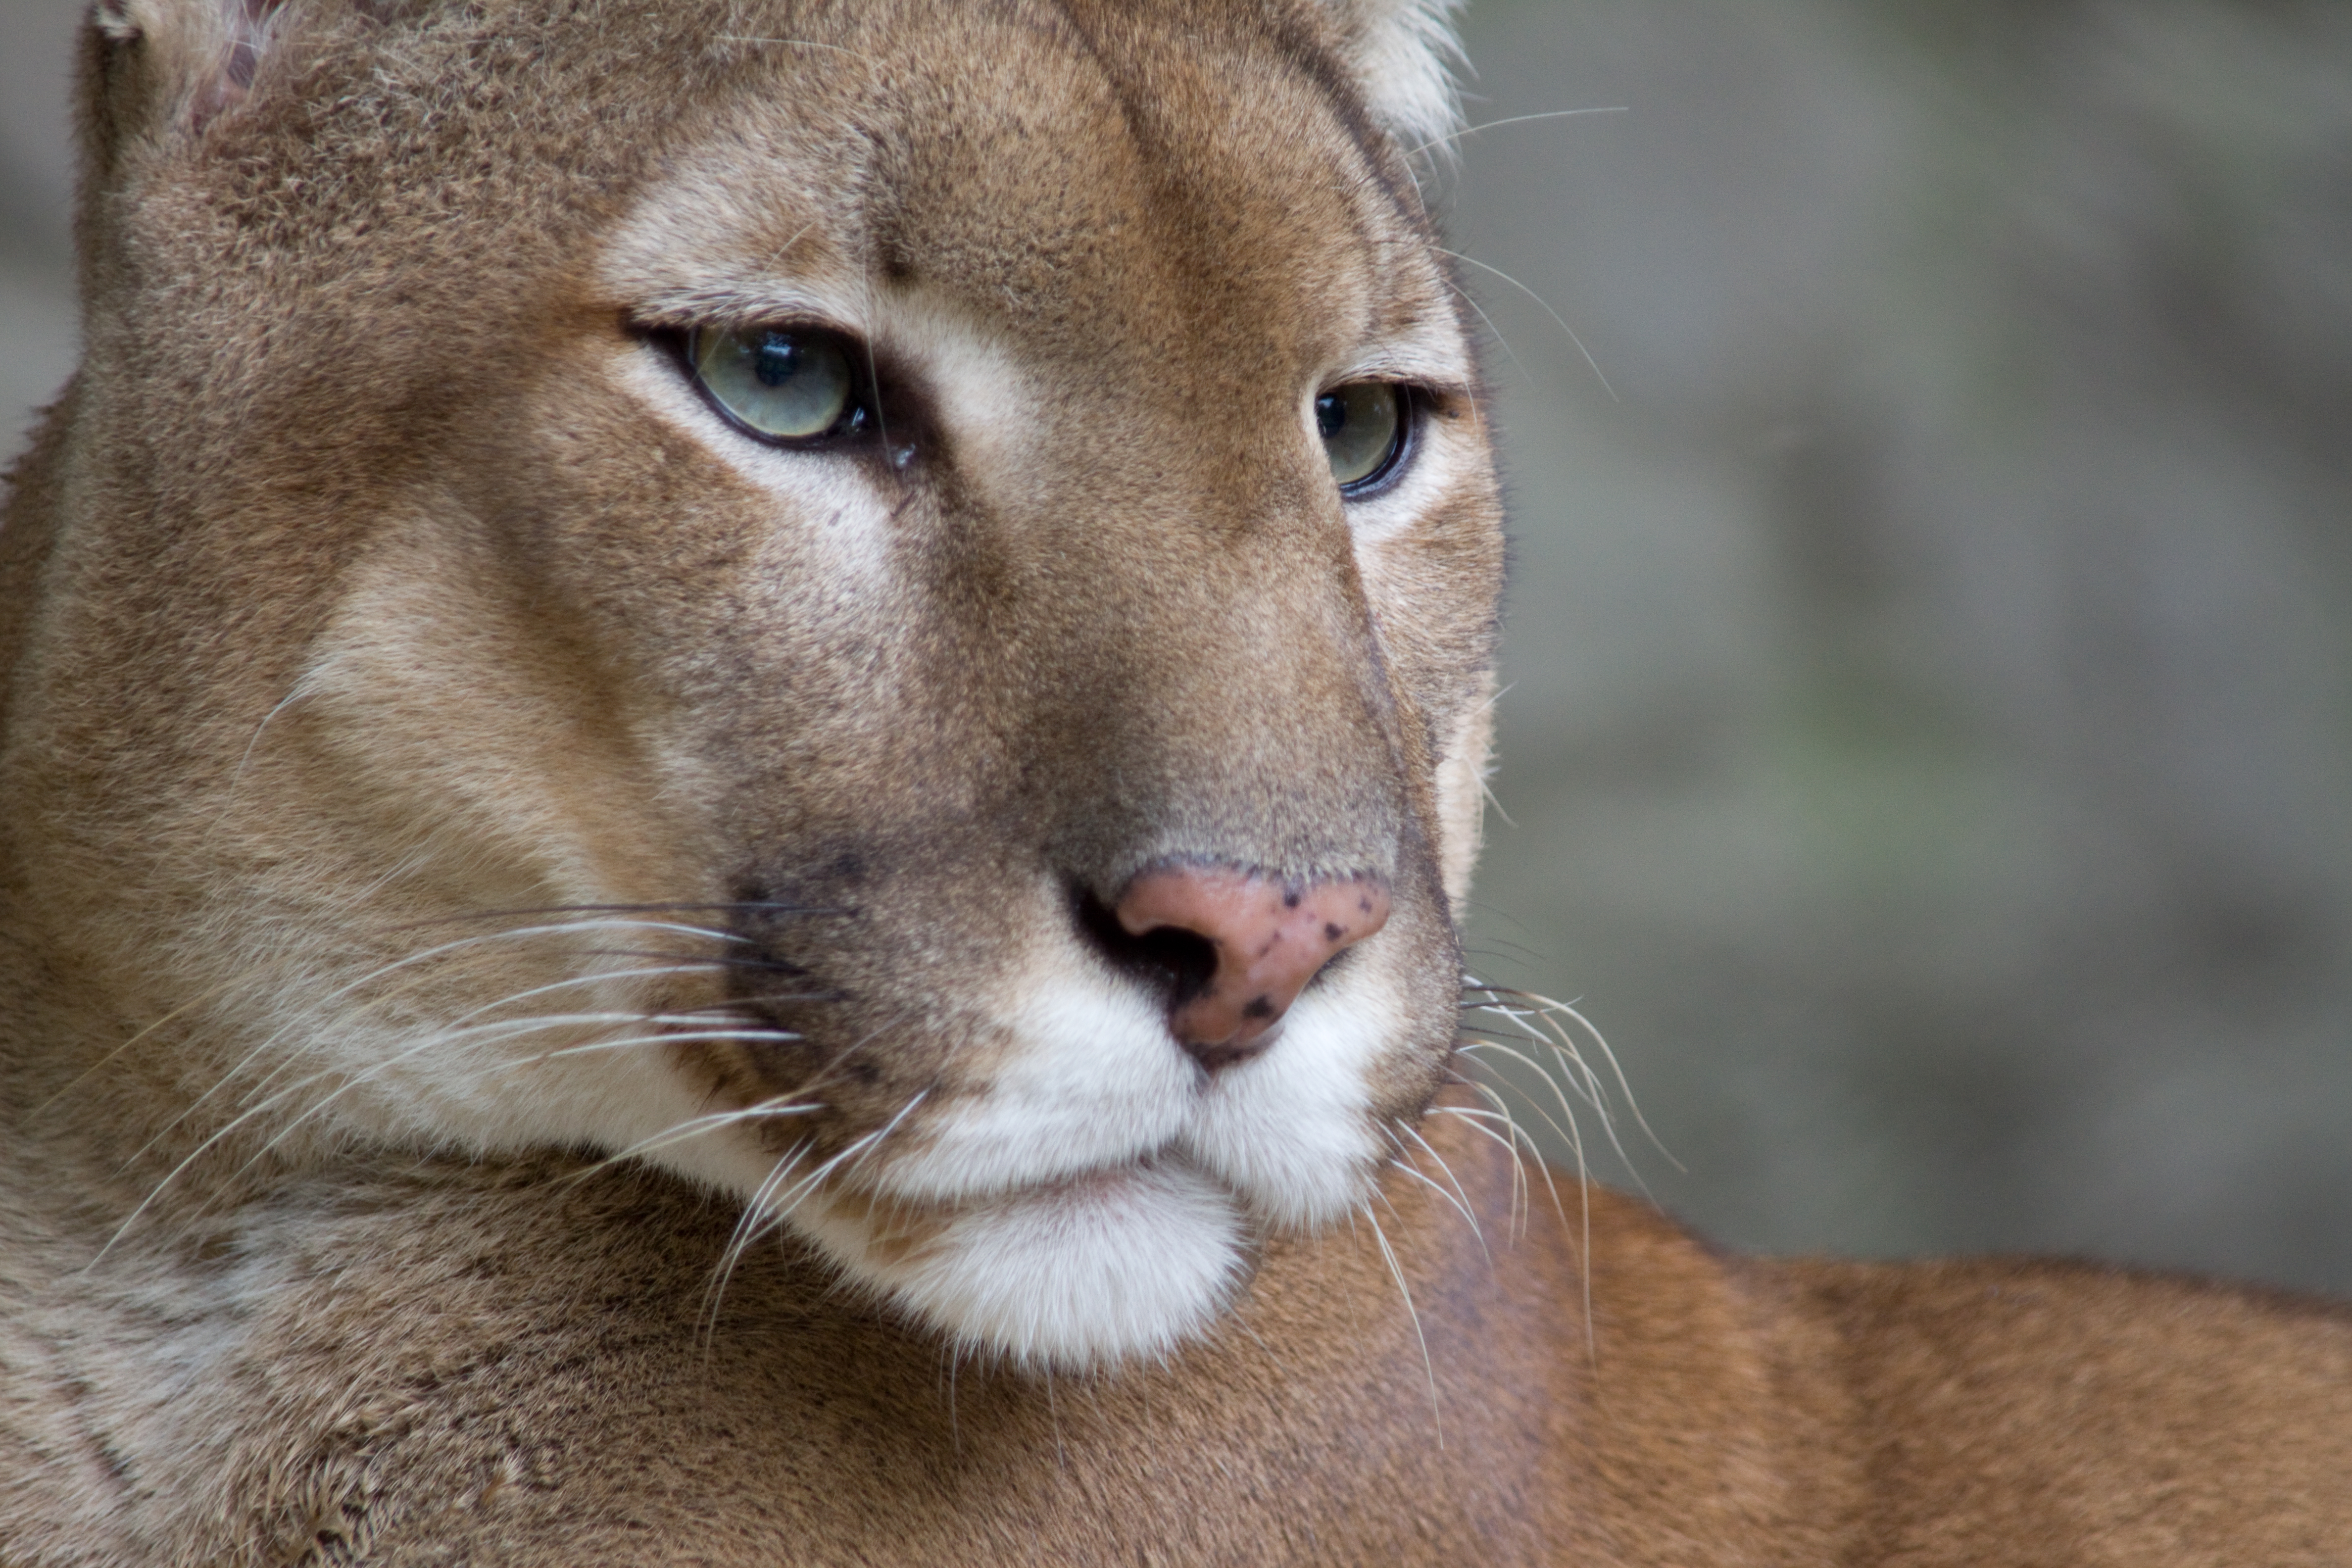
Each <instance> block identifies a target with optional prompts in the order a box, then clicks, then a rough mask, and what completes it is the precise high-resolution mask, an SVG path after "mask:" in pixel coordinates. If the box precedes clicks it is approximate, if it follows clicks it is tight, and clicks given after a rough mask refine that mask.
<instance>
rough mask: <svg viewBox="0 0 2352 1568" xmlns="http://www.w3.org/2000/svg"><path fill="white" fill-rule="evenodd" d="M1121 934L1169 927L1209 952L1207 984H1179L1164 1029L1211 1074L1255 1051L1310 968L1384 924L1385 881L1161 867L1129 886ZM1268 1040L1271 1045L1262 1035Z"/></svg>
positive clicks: (1121, 909) (1120, 911)
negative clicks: (1212, 960) (1197, 941)
mask: <svg viewBox="0 0 2352 1568" xmlns="http://www.w3.org/2000/svg"><path fill="white" fill-rule="evenodd" d="M1114 912H1115V913H1116V914H1117V915H1118V923H1119V925H1120V927H1121V928H1122V929H1124V930H1125V931H1126V932H1127V933H1128V935H1129V936H1142V935H1144V934H1146V933H1147V932H1150V931H1160V930H1164V929H1167V928H1170V927H1173V928H1175V929H1176V930H1179V931H1190V932H1192V934H1193V935H1195V936H1197V937H1200V938H1202V939H1203V940H1204V941H1206V942H1208V943H1209V945H1210V946H1211V947H1212V948H1213V949H1214V950H1215V953H1216V962H1215V965H1214V967H1213V969H1212V970H1211V971H1210V973H1209V974H1208V977H1207V979H1206V981H1205V983H1202V984H1196V985H1194V986H1192V987H1188V988H1187V989H1185V990H1183V991H1180V992H1179V993H1178V994H1177V997H1176V1000H1175V1003H1174V1005H1172V1006H1171V1008H1170V1009H1169V1014H1168V1026H1169V1028H1170V1029H1171V1030H1172V1031H1174V1033H1175V1036H1176V1038H1177V1039H1178V1040H1179V1041H1181V1043H1182V1045H1183V1047H1184V1048H1185V1049H1186V1050H1188V1051H1191V1052H1192V1055H1193V1056H1194V1057H1196V1058H1199V1060H1200V1063H1201V1065H1202V1067H1204V1068H1208V1069H1209V1070H1210V1071H1212V1072H1214V1071H1216V1070H1217V1069H1218V1068H1223V1067H1230V1066H1232V1065H1233V1064H1234V1063H1235V1062H1238V1061H1243V1060H1245V1059H1246V1058H1250V1057H1253V1056H1255V1055H1256V1054H1257V1052H1258V1051H1259V1050H1260V1049H1261V1048H1263V1047H1262V1046H1261V1045H1260V1044H1257V1043H1254V1042H1259V1041H1260V1040H1261V1039H1262V1037H1264V1036H1265V1032H1266V1030H1268V1029H1269V1028H1271V1027H1273V1026H1274V1025H1275V1024H1276V1021H1278V1020H1279V1019H1280V1018H1281V1017H1282V1016H1283V1014H1284V1013H1285V1012H1286V1011H1288V1010H1289V1007H1290V1005H1291V1003H1293V1002H1294V1001H1297V998H1298V993H1299V992H1300V991H1301V990H1303V989H1305V988H1306V985H1307V982H1308V981H1309V980H1312V979H1313V978H1315V973H1316V972H1317V971H1318V970H1319V969H1321V968H1322V967H1323V966H1324V965H1325V964H1327V963H1330V962H1331V960H1332V958H1333V957H1334V956H1336V955H1337V954H1338V953H1339V952H1340V950H1341V949H1343V948H1346V947H1348V946H1349V945H1351V944H1352V943H1355V942H1361V941H1363V940H1364V939H1365V938H1366V937H1368V936H1370V935H1371V934H1372V933H1373V932H1374V931H1378V930H1380V929H1381V926H1382V925H1384V924H1386V923H1387V922H1388V918H1389V889H1388V884H1387V882H1386V881H1384V880H1383V879H1381V878H1379V877H1376V876H1372V875H1370V874H1360V875H1357V876H1353V877H1340V878H1333V879H1328V880H1326V881H1319V882H1286V881H1284V880H1283V879H1280V878H1278V877H1268V876H1265V875H1264V874H1263V873H1260V872H1255V871H1244V870H1240V869H1237V868H1234V867H1230V866H1182V865H1178V866H1162V867H1160V868H1157V869H1154V870H1150V871H1146V872H1144V873H1143V874H1142V875H1141V876H1139V877H1138V878H1136V879H1135V880H1134V881H1132V882H1130V883H1129V884H1128V887H1127V891H1126V892H1124V893H1122V894H1121V895H1120V896H1119V900H1118V906H1117V908H1116V910H1114ZM1267 1043H1270V1042H1267Z"/></svg>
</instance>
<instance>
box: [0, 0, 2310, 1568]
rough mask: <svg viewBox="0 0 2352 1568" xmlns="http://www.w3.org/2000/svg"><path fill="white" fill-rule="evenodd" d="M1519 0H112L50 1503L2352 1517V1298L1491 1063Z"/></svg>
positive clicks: (349, 1517) (50, 1030)
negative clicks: (1522, 1146)
mask: <svg viewBox="0 0 2352 1568" xmlns="http://www.w3.org/2000/svg"><path fill="white" fill-rule="evenodd" d="M1445 11H1446V4H1445V0H1182V3H1178V0H961V3H952V4H950V3H947V0H934V3H923V0H856V3H851V0H838V3H835V4H829V5H828V4H822V3H813V0H812V3H799V4H795V3H792V0H723V3H722V0H667V3H664V4H658V5H651V4H643V3H640V0H283V3H282V4H281V3H279V0H99V4H98V5H97V6H96V8H95V10H94V11H93V13H92V15H91V16H90V18H89V24H88V26H86V28H85V30H84V33H83V37H82V43H81V52H80V63H79V71H80V110H79V114H80V121H79V123H80V133H81V138H82V160H83V184H82V193H81V205H80V210H79V247H80V265H81V268H82V283H83V292H84V300H85V314H84V338H85V343H86V350H87V353H86V358H85V361H84V363H83V365H82V368H81V370H80V371H79V374H77V375H76V377H75V378H74V380H73V381H72V383H71V384H70V385H69V386H68V388H67V390H66V391H65V393H64V395H62V397H61V399H60V401H59V402H58V405H57V406H56V407H55V408H54V409H53V410H52V411H51V413H50V414H49V416H48V417H47V422H46V424H45V426H44V427H43V428H42V430H41V432H40V433H39V435H38V437H37V440H36V443H35V445H34V447H33V448H32V450H31V452H30V453H29V455H28V456H27V457H26V459H25V460H24V461H23V462H22V463H21V464H20V466H19V468H18V469H17V471H16V475H15V480H14V486H13V493H12V500H11V501H10V510H9V511H8V513H7V515H6V521H5V528H0V563H5V564H0V583H5V588H0V670H5V686H0V799H5V803H6V805H5V812H0V1104H5V1119H6V1120H5V1136H0V1563H6V1564H7V1565H8V1568H36V1565H40V1568H47V1565H58V1564H100V1563H104V1564H121V1563H254V1564H264V1563H267V1564H289V1563H345V1562H365V1563H499V1564H509V1565H530V1564H565V1565H581V1564H593V1563H657V1562H681V1563H684V1562H692V1563H721V1564H724V1563H744V1564H749V1563H763V1564H772V1563H824V1564H847V1563H877V1564H882V1563H887V1564H920V1563H941V1564H949V1563H953V1564H969V1563H983V1562H1003V1563H1236V1564H1241V1563H1247V1564H1259V1563H1328V1564H1350V1565H1352V1564H1372V1563H1448V1564H1451V1563H1470V1562H1475V1563H1495V1564H1506V1563H1528V1564H1532V1563H1561V1564H1566V1563H1676V1564H1695V1563H1881V1562H1886V1563H1895V1562H1899V1563H1912V1564H1927V1563H2132V1564H2135V1565H2137V1568H2146V1565H2148V1564H2155V1563H2341V1562H2345V1561H2352V1479H2347V1478H2352V1317H2347V1313H2346V1311H2345V1310H2343V1309H2341V1308H2339V1307H2336V1306H2333V1305H2329V1304H2326V1303H2322V1302H2316V1301H2309V1300H2295V1299H2289V1298H2286V1297H2282V1296H2273V1295H2266V1294H2263V1293H2260V1292H2256V1291H2251V1290H2243V1289H2233V1288H2230V1287H2224V1286H2220V1285H2212V1284H2206V1283H2201V1282H2197V1281H2192V1280H2183V1279H2155V1278H2138V1277H2133V1276H2129V1275H2126V1274H2124V1273H2120V1272H2116V1271H2113V1270H2107V1269H2102V1268H2089V1267H2078V1266H2070V1265H2063V1264H2042V1263H2024V1262H1977V1263H1956V1264H1945V1265H1925V1266H1919V1267H1909V1268H1904V1267H1885V1266H1864V1265H1847V1264H1839V1263H1832V1262H1820V1261H1814V1262H1801V1263H1770V1262H1756V1261H1744V1260H1738V1259H1733V1258H1725V1257H1722V1256H1720V1255H1718V1254H1717V1253H1714V1252H1712V1251H1710V1250H1708V1249H1707V1248H1706V1247H1705V1246H1704V1245H1703V1244H1701V1243H1699V1242H1697V1241H1696V1240H1694V1239H1692V1238H1691V1237H1688V1236H1686V1235H1685V1234H1684V1233H1682V1232H1681V1231H1679V1230H1678V1229H1677V1228H1676V1227H1675V1226H1674V1225H1673V1224H1672V1223H1671V1222H1669V1221H1668V1220H1666V1219H1665V1218H1664V1217H1663V1216H1661V1215H1658V1214H1656V1213H1654V1212H1653V1211H1651V1210H1650V1209H1648V1208H1647V1207H1645V1206H1643V1205H1639V1204H1637V1203H1634V1202H1633V1201H1631V1200H1629V1199H1625V1198H1622V1197H1619V1196H1616V1195H1612V1194H1608V1193H1605V1192H1601V1191H1597V1190H1595V1191H1590V1192H1587V1191H1584V1190H1582V1189H1580V1186H1579V1185H1578V1184H1576V1183H1575V1182H1574V1181H1573V1180H1572V1179H1571V1178H1570V1177H1567V1176H1565V1175H1562V1176H1559V1177H1557V1178H1555V1177H1554V1176H1553V1175H1551V1174H1550V1173H1547V1172H1545V1171H1544V1170H1542V1169H1541V1168H1540V1167H1538V1166H1536V1165H1535V1164H1533V1163H1532V1162H1526V1161H1523V1160H1522V1158H1521V1156H1520V1153H1519V1152H1518V1151H1517V1149H1516V1148H1515V1147H1514V1146H1513V1130H1512V1129H1511V1127H1510V1126H1509V1125H1508V1124H1507V1121H1505V1120H1504V1119H1503V1118H1502V1116H1501V1115H1500V1114H1499V1113H1498V1112H1496V1111H1495V1110H1492V1109H1491V1108H1490V1107H1488V1106H1487V1105H1486V1103H1485V1102H1483V1101H1482V1100H1479V1099H1477V1098H1475V1095H1474V1094H1472V1093H1471V1092H1470V1091H1469V1090H1468V1089H1466V1088H1465V1087H1463V1086H1462V1085H1461V1083H1460V1081H1459V1080H1460V1079H1462V1078H1463V1077H1465V1071H1464V1066H1463V1058H1462V1054H1461V1053H1462V1050H1463V1042H1464V1026H1463V1008H1464V1005H1465V1001H1470V1002H1475V1001H1477V1000H1479V997H1478V996H1477V994H1475V993H1472V994H1467V995H1465V990H1464V982H1463V979H1462V963H1461V956H1460V953H1459V951H1458V946H1457V940H1456V934H1455V919H1456V911H1457V910H1460V909H1461V907H1462V900H1463V899H1464V897H1465V890H1466V888H1467V885H1468V879H1469V877H1470V872H1471V868H1472V863H1473V860H1474V858H1475V851H1476V848H1477V838H1478V818H1479V798H1480V788H1481V776H1482V772H1483V769H1484V767H1485V764H1486V744H1487V732H1488V718H1487V716H1488V710H1489V705H1490V703H1491V700H1492V697H1493V684H1492V675H1491V671H1492V668H1493V658H1494V643H1495V627H1496V600H1497V594H1498V591H1499V584H1500V575H1501V563H1502V554H1503V546H1502V532H1501V510H1500V504H1499V500H1498V491H1497V486H1496V478H1495V473H1494V468H1493V466H1492V461H1491V458H1490V453H1489V448H1488V444H1487V441H1488V429H1487V426H1486V420H1485V417H1484V415H1483V412H1482V409H1483V404H1482V401H1481V392H1480V386H1479V382H1478V377H1477V369H1476V365H1475V361H1474V355H1473V349H1472V343H1471V341H1470V336H1469V333H1468V332H1467V331H1466V330H1465V321H1464V318H1465V313H1466V311H1467V309H1468V308H1467V307H1466V306H1465V304H1464V303H1463V301H1462V300H1461V298H1460V296H1459V295H1458V294H1457V292H1456V291H1455V289H1454V284H1453V283H1452V281H1451V280H1450V278H1449V274H1448V270H1447V267H1446V265H1445V260H1446V258H1445V256H1444V252H1443V251H1442V250H1441V249H1440V248H1439V247H1438V242H1437V238H1436V237H1435V235H1434V232H1433V226H1432V224H1431V221H1430V218H1429V217H1428V216H1427V214H1426V213H1425V212H1424V210H1423V205H1422V202H1421V198H1420V194H1419V188H1418V185H1417V184H1416V174H1417V171H1419V170H1421V169H1422V168H1423V165H1424V164H1425V163H1426V162H1427V161H1428V160H1429V159H1430V158H1431V157H1432V156H1433V155H1435V150H1436V149H1437V147H1438V145H1439V144H1440V143H1441V142H1443V141H1444V138H1445V137H1446V136H1447V135H1448V134H1449V133H1450V132H1451V131H1452V129H1453V127H1454V124H1455V120H1454V103H1453V95H1452V89H1451V87H1450V85H1449V76H1448V69H1447V66H1448V59H1449V51H1450V48H1451V44H1450V41H1449V37H1448V34H1447V32H1446V25H1445V24H1446V16H1445Z"/></svg>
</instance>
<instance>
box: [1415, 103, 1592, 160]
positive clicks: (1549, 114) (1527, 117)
mask: <svg viewBox="0 0 2352 1568" xmlns="http://www.w3.org/2000/svg"><path fill="white" fill-rule="evenodd" d="M1626 107H1627V106H1626V105H1624V104H1622V103H1612V104H1610V105H1608V106H1607V107H1606V108H1601V109H1547V110H1544V111H1543V112H1542V113H1540V114H1514V115H1510V116H1508V117H1507V118H1505V119H1502V120H1483V121H1479V122H1478V123H1477V124H1475V125H1465V126H1464V127H1463V128H1462V129H1461V130H1459V131H1449V132H1446V133H1445V134H1444V135H1443V136H1433V137H1431V138H1430V139H1429V140H1428V141H1426V142H1423V143H1422V144H1421V145H1420V146H1418V147H1415V148H1413V149H1412V151H1411V152H1409V153H1406V154H1405V156H1406V157H1408V158H1417V157H1419V156H1421V154H1423V153H1426V152H1428V151H1429V150H1430V149H1431V148H1432V147H1442V146H1444V144H1445V143H1447V142H1459V141H1461V140H1462V138H1464V137H1465V136H1475V135H1476V134H1478V132H1481V131H1499V130H1501V129H1502V128H1503V127H1504V126H1506V125H1525V124H1526V123H1528V121H1531V120H1573V119H1576V118H1578V117H1579V116H1580V115H1586V114H1622V113H1624V112H1625V110H1626Z"/></svg>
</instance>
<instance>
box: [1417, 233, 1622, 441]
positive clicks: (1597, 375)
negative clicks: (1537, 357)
mask: <svg viewBox="0 0 2352 1568" xmlns="http://www.w3.org/2000/svg"><path fill="white" fill-rule="evenodd" d="M1436 248H1437V250H1438V251H1439V252H1440V253H1441V254H1442V255H1445V256H1450V257H1452V258H1454V260H1456V261H1465V262H1468V263H1469V264H1470V265H1471V266H1473V267H1475V268H1477V269H1478V270H1479V271H1481V272H1491V273H1493V274H1494V275H1495V276H1496V277H1497V278H1499V279H1502V280H1503V281H1504V282H1506V283H1508V284H1509V285H1510V286H1511V287H1512V288H1514V289H1517V290H1518V291H1519V292H1520V293H1522V294H1525V295H1526V296H1527V297H1528V299H1530V300H1534V301H1535V302H1536V303H1537V304H1538V305H1540V306H1542V307H1543V310H1544V314H1546V315H1548V316H1549V317H1550V318H1551V319H1552V320H1553V321H1556V322H1558V323H1559V330H1560V331H1563V332H1566V333H1567V334H1568V341H1569V342H1572V343H1574V344H1575V345H1576V352H1577V353H1580V354H1582V355H1583V356H1584V363H1586V364H1587V365H1590V366H1591V369H1592V379H1593V380H1595V381H1597V382H1599V383H1600V384H1601V391H1603V392H1605V393H1607V394H1608V395H1609V401H1610V402H1612V403H1622V401H1624V400H1623V399H1622V398H1621V397H1619V396H1618V395H1617V389H1616V388H1615V387H1613V386H1612V385H1610V384H1609V378H1608V376H1606V375H1604V374H1601V362H1600V361H1599V360H1597V359H1594V358H1593V357H1592V351H1591V349H1589V348H1586V347H1585V346H1584V340H1583V339H1582V338H1580V337H1578V336H1577V335H1576V329H1575V328H1574V327H1571V326H1570V325H1569V324H1568V318H1567V317H1565V316H1563V315H1561V314H1560V313H1559V311H1558V310H1553V309H1552V308H1551V304H1550V301H1549V300H1546V299H1545V298H1544V297H1543V296H1542V295H1540V294H1538V293H1537V292H1536V291H1535V290H1534V289H1530V288H1528V286H1527V285H1526V284H1524V283H1522V282H1520V281H1519V280H1518V279H1516V278H1514V277H1512V276H1511V275H1510V274H1509V273H1507V272H1506V271H1504V270H1503V269H1502V268H1499V267H1489V266H1487V265H1486V263H1485V262H1483V261H1481V260H1479V259H1478V258H1476V257H1475V256H1465V255H1463V254H1462V253H1461V252H1460V251H1458V250H1447V249H1446V248H1445V247H1444V246H1442V245H1441V246H1438V247H1436ZM1480 313H1481V314H1484V312H1483V311H1482V312H1480Z"/></svg>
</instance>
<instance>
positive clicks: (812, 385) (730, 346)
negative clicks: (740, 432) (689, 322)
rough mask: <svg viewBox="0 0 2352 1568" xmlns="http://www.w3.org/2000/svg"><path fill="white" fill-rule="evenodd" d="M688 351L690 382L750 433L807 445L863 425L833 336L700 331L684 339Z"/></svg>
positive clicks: (841, 348)
mask: <svg viewBox="0 0 2352 1568" xmlns="http://www.w3.org/2000/svg"><path fill="white" fill-rule="evenodd" d="M687 354H688V358H689V359H690V360H691V361H692V362H693V364H694V375H695V379H696V380H698V381H699V382H701V383H702V386H703V390H705V391H706V392H708V393H709V394H710V396H711V399H712V401H714V402H716V403H717V404H718V405H719V407H721V408H723V409H725V410H726V411H727V412H728V413H729V414H730V415H732V416H735V418H736V419H737V420H738V421H739V422H740V423H741V424H742V425H743V426H745V427H746V428H748V429H750V430H751V431H752V432H754V433H755V434H758V435H761V436H767V437H772V438H774V439H776V440H779V441H806V440H811V439H814V437H820V436H837V435H843V434H846V433H847V432H849V431H851V430H854V429H856V428H857V427H858V426H861V425H863V424H864V423H865V415H866V410H865V407H864V405H862V404H860V403H859V402H858V400H857V381H856V376H855V375H854V374H852V372H851V369H850V363H849V351H848V345H847V344H845V343H844V342H842V340H841V339H840V338H839V337H838V336H837V335H835V334H834V333H832V332H826V331H814V330H812V329H808V328H795V327H754V328H752V329H751V331H741V332H726V331H713V330H712V329H710V328H708V327H705V328H700V329H698V330H697V331H696V332H695V333H694V335H693V337H692V338H691V339H690V340H689V341H688V347H687Z"/></svg>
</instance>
